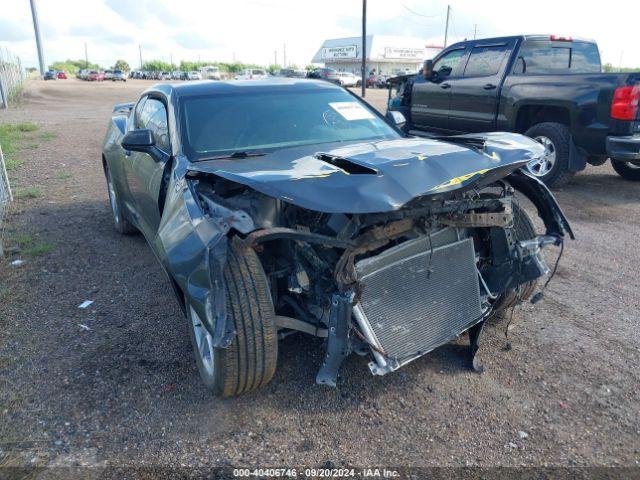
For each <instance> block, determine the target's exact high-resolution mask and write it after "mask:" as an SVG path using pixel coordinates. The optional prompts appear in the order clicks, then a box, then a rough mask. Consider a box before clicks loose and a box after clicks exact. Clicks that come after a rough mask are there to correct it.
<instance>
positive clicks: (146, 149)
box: [120, 129, 169, 162]
mask: <svg viewBox="0 0 640 480" xmlns="http://www.w3.org/2000/svg"><path fill="white" fill-rule="evenodd" d="M120 144H121V145H122V148H124V149H125V150H129V151H132V152H142V153H146V154H148V155H150V156H151V158H153V159H154V160H155V161H157V162H164V161H166V160H168V159H169V155H168V154H166V153H164V152H163V151H162V150H160V149H159V148H158V147H156V139H155V138H154V136H153V132H152V131H151V130H147V129H140V130H131V131H129V132H127V133H125V135H124V137H123V138H122V142H120Z"/></svg>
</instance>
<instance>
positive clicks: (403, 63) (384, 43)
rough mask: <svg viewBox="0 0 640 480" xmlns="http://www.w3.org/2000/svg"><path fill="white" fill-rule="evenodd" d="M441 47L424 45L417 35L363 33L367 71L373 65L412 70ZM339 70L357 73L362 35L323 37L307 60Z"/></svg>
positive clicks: (381, 70)
mask: <svg viewBox="0 0 640 480" xmlns="http://www.w3.org/2000/svg"><path fill="white" fill-rule="evenodd" d="M440 50H442V47H439V46H432V45H426V42H425V41H424V40H423V39H421V38H417V37H395V36H387V35H367V52H366V61H367V68H366V71H367V75H368V74H369V73H370V72H371V71H372V70H373V69H375V71H376V73H378V74H382V75H393V74H398V73H405V72H411V73H413V72H416V71H418V70H419V69H420V67H421V66H422V63H423V62H424V61H425V60H427V59H429V58H433V57H434V56H435V55H436V54H437V53H438V52H439V51H440ZM311 61H312V63H322V64H324V66H325V67H329V68H333V69H335V70H338V71H342V72H351V73H355V74H357V75H359V74H360V69H361V65H362V37H348V38H334V39H330V40H325V41H324V43H323V44H322V46H321V47H320V49H319V50H318V51H317V52H316V54H315V55H314V56H313V59H312V60H311Z"/></svg>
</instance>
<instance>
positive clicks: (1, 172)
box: [0, 145, 13, 257]
mask: <svg viewBox="0 0 640 480" xmlns="http://www.w3.org/2000/svg"><path fill="white" fill-rule="evenodd" d="M12 200H13V195H12V194H11V187H10V186H9V177H8V176H7V169H6V167H5V164H4V154H3V153H2V145H0V257H2V256H4V246H3V239H4V227H5V219H6V217H7V215H8V214H9V206H10V203H11V201H12Z"/></svg>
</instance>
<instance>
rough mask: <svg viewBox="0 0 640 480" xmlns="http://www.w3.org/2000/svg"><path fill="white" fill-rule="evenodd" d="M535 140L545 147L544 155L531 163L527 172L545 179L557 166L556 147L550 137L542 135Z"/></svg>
mask: <svg viewBox="0 0 640 480" xmlns="http://www.w3.org/2000/svg"><path fill="white" fill-rule="evenodd" d="M533 139H534V140H535V141H537V142H538V143H540V144H541V145H542V146H543V147H544V155H542V156H541V157H540V158H536V159H535V160H532V161H531V162H529V163H528V164H527V170H529V172H530V173H531V174H532V175H535V176H536V177H544V176H545V175H548V174H549V172H551V170H552V169H553V167H554V166H555V164H556V147H555V145H554V144H553V142H552V141H551V139H550V138H549V137H545V136H542V135H541V136H538V137H534V138H533Z"/></svg>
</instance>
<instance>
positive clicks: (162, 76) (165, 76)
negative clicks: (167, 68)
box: [160, 72, 171, 80]
mask: <svg viewBox="0 0 640 480" xmlns="http://www.w3.org/2000/svg"><path fill="white" fill-rule="evenodd" d="M160 80H171V72H162V73H161V74H160Z"/></svg>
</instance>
